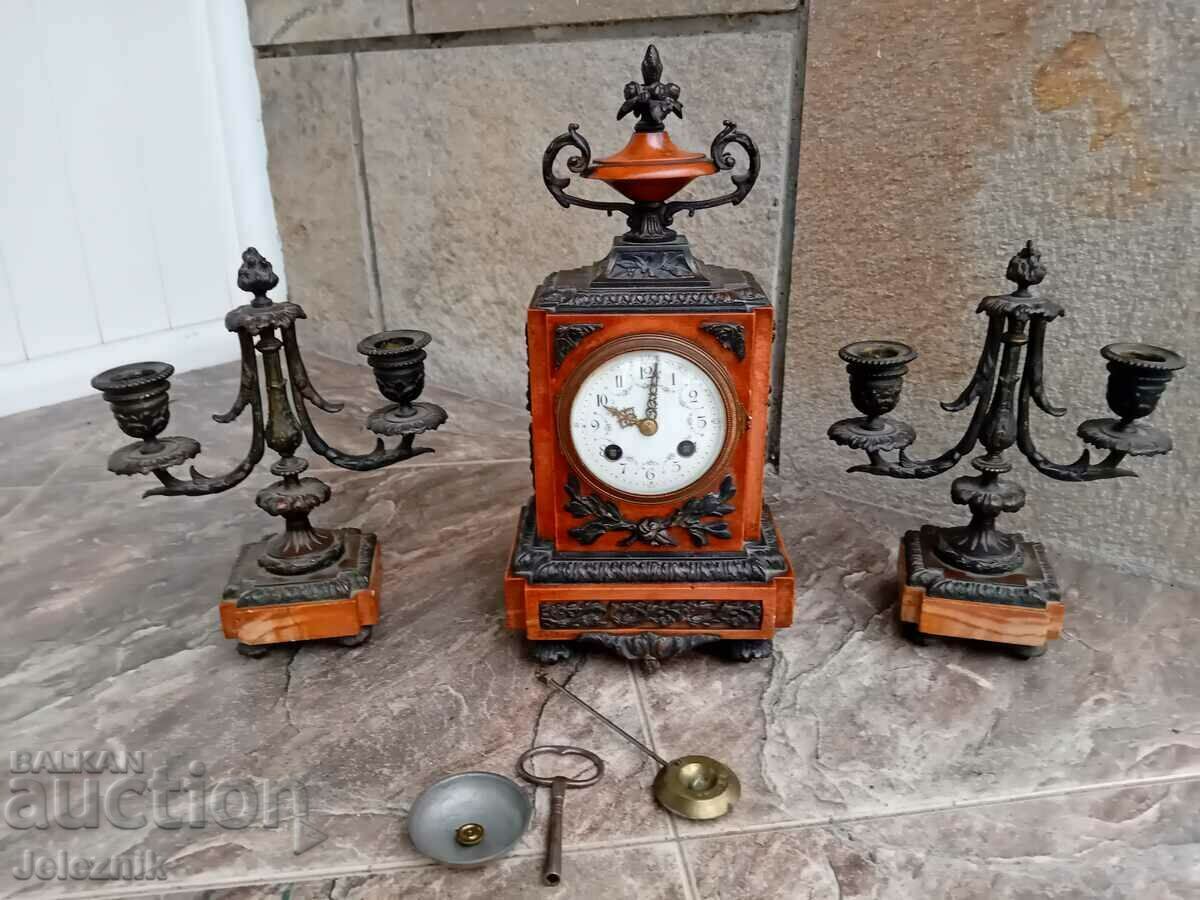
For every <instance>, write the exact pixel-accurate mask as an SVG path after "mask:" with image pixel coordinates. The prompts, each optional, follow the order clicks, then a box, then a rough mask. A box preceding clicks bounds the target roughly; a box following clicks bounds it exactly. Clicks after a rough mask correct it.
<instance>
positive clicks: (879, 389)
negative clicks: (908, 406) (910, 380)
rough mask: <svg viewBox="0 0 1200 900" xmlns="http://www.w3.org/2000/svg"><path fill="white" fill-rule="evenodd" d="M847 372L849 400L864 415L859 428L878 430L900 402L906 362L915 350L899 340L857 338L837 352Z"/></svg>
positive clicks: (914, 354) (910, 359) (906, 371)
mask: <svg viewBox="0 0 1200 900" xmlns="http://www.w3.org/2000/svg"><path fill="white" fill-rule="evenodd" d="M838 356H839V357H841V359H842V361H843V362H845V363H846V371H847V372H848V373H850V400H851V402H853V403H854V408H855V409H857V410H858V411H859V412H860V413H862V414H863V415H865V416H866V417H867V418H866V420H865V421H864V422H863V423H862V427H863V428H865V429H866V430H867V431H879V430H880V429H882V428H883V427H884V423H883V422H882V421H881V419H882V417H883V416H885V415H887V414H888V413H890V412H891V411H892V410H893V409H895V408H896V404H897V403H898V402H900V390H901V388H903V387H904V376H905V375H906V374H907V373H908V364H909V363H910V362H912V361H913V360H914V359H916V358H917V354H916V351H915V350H913V349H912V347H909V346H908V345H907V344H901V343H900V342H899V341H857V342H855V343H853V344H847V345H846V346H845V347H843V348H842V349H841V350H839V351H838Z"/></svg>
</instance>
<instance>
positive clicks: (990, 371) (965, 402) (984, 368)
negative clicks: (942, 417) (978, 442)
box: [938, 316, 1004, 449]
mask: <svg viewBox="0 0 1200 900" xmlns="http://www.w3.org/2000/svg"><path fill="white" fill-rule="evenodd" d="M1003 335H1004V317H1003V316H989V317H988V330H987V337H985V338H984V341H983V350H981V351H980V353H979V362H978V363H976V364H975V374H974V375H972V376H971V381H970V382H969V383H968V384H967V386H966V387H965V388H963V392H962V393H961V394H959V395H958V397H957V398H956V399H954V400H951V401H950V402H949V403H940V404H938V405H939V406H941V408H942V409H944V410H945V411H946V412H960V411H961V410H964V409H966V408H967V407H968V406H970V405H971V403H972V402H973V401H975V400H978V399H980V398H981V397H983V398H987V397H990V396H991V395H992V387H993V386H994V376H995V373H996V359H997V357H998V356H999V355H1000V342H1001V338H1002V337H1003ZM968 449H969V448H968Z"/></svg>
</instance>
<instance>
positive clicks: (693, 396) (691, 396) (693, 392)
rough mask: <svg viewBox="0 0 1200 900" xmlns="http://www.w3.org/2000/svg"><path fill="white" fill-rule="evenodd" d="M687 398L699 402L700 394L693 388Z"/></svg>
mask: <svg viewBox="0 0 1200 900" xmlns="http://www.w3.org/2000/svg"><path fill="white" fill-rule="evenodd" d="M687 398H688V399H689V400H698V399H700V392H699V391H698V390H696V389H695V388H692V389H691V390H690V391H688V393H687Z"/></svg>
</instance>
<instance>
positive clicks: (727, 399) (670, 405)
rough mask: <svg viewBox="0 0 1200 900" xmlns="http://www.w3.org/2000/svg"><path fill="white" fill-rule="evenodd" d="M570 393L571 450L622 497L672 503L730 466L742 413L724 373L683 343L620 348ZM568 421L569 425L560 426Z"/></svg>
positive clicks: (594, 477) (645, 342) (649, 339)
mask: <svg viewBox="0 0 1200 900" xmlns="http://www.w3.org/2000/svg"><path fill="white" fill-rule="evenodd" d="M622 344H623V345H624V346H625V347H627V349H622V347H620V346H614V347H613V348H612V350H615V351H616V352H612V351H610V352H608V353H604V352H601V353H598V354H596V356H595V358H594V359H593V360H591V361H589V362H587V363H584V365H583V366H582V368H581V370H580V372H579V373H578V374H577V376H576V378H574V379H572V381H573V383H574V384H577V385H578V386H577V387H576V388H575V389H574V390H573V391H571V390H570V386H568V390H567V391H566V392H565V396H564V398H563V399H564V400H565V401H567V403H566V404H564V405H568V404H569V408H568V409H567V410H564V411H565V412H566V413H567V415H566V421H567V423H568V426H569V427H568V434H567V435H564V438H565V440H564V442H563V443H564V449H566V450H568V451H570V452H569V453H568V455H569V456H574V457H575V459H574V460H573V461H574V462H576V463H577V464H578V466H579V467H581V468H582V469H583V470H584V472H583V473H581V474H586V475H587V476H589V480H590V481H592V482H594V483H598V484H599V485H600V486H601V487H603V488H606V489H607V490H609V491H610V492H612V493H614V494H617V495H619V496H631V497H642V498H647V499H649V498H655V499H658V498H665V497H667V496H669V495H675V494H678V493H680V492H682V491H684V490H685V489H687V488H688V487H689V486H691V485H693V484H695V483H696V482H697V481H699V480H701V479H702V478H704V477H705V476H706V475H708V474H709V473H710V472H711V471H712V470H713V468H714V467H715V466H716V465H717V464H718V463H719V462H721V461H722V460H723V459H725V458H726V457H727V455H728V451H729V449H731V444H732V439H733V429H732V427H731V426H732V424H733V423H732V419H733V417H734V415H735V412H736V407H735V403H734V400H733V392H732V388H731V387H730V385H729V383H728V378H727V377H725V376H724V372H723V371H722V370H721V369H720V368H719V367H718V366H717V365H716V364H715V363H713V362H712V361H711V359H709V358H708V357H707V356H706V355H705V354H703V352H702V351H700V350H699V349H698V348H694V347H691V346H690V345H688V344H686V343H685V342H682V341H679V340H678V339H674V340H672V339H669V338H665V337H657V338H656V337H654V336H642V337H640V339H637V338H635V339H633V340H630V339H625V340H624V341H615V342H614V345H622ZM560 421H561V420H560Z"/></svg>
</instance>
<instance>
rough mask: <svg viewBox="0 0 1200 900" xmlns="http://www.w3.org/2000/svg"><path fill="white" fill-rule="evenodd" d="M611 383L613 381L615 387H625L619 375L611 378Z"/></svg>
mask: <svg viewBox="0 0 1200 900" xmlns="http://www.w3.org/2000/svg"><path fill="white" fill-rule="evenodd" d="M613 381H614V382H616V385H617V387H624V386H625V382H624V379H622V378H621V376H620V375H614V376H613Z"/></svg>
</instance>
